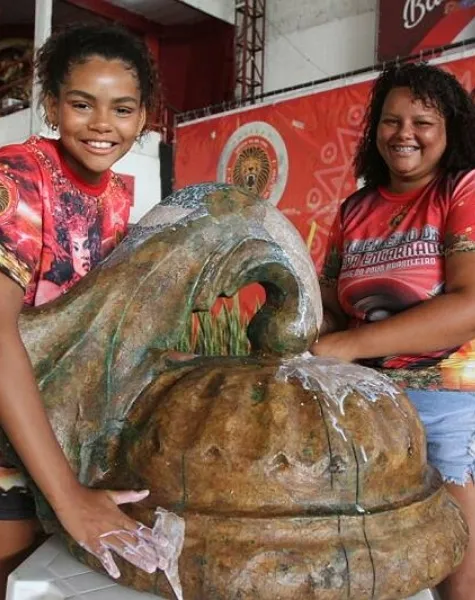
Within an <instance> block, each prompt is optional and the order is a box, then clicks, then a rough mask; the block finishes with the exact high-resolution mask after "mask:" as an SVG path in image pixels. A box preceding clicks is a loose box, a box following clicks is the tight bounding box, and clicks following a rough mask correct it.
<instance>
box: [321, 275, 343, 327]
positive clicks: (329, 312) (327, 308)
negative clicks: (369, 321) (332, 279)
mask: <svg viewBox="0 0 475 600" xmlns="http://www.w3.org/2000/svg"><path fill="white" fill-rule="evenodd" d="M320 292H321V295H322V304H323V321H322V325H321V327H320V335H321V336H323V335H327V334H328V333H333V332H334V331H342V330H344V329H346V327H347V323H348V317H347V315H346V314H345V313H344V312H343V310H342V308H341V306H340V302H339V301H338V291H337V287H336V283H335V285H325V284H322V285H321V287H320Z"/></svg>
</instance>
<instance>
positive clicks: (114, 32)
mask: <svg viewBox="0 0 475 600" xmlns="http://www.w3.org/2000/svg"><path fill="white" fill-rule="evenodd" d="M91 56H100V57H102V58H105V59H107V60H120V61H122V62H123V63H124V64H125V65H127V66H128V67H130V69H131V70H132V71H133V73H134V75H135V77H136V78H137V82H138V87H139V89H140V101H141V104H142V106H144V107H145V109H146V111H147V113H148V114H149V115H150V114H151V112H152V111H153V108H154V105H155V102H156V95H157V76H156V67H155V64H154V61H153V59H152V57H151V55H150V53H149V51H148V48H147V46H146V44H145V42H143V41H142V40H141V39H140V38H138V37H137V36H135V35H134V34H132V33H130V32H129V31H127V29H124V28H123V27H120V26H119V25H115V24H108V23H94V24H90V23H87V24H86V23H78V24H74V25H71V26H69V27H67V28H66V29H64V30H61V31H59V32H57V33H55V34H53V35H52V36H51V37H49V38H48V39H47V40H46V42H45V43H44V44H43V46H42V47H41V48H40V49H39V50H38V53H37V55H36V61H35V66H36V73H37V79H38V82H39V84H40V87H41V93H40V99H39V100H40V103H41V104H44V101H45V98H46V97H48V96H52V97H53V98H59V91H60V87H61V85H62V84H63V83H64V82H65V81H66V79H67V77H68V75H69V73H70V71H71V68H72V67H73V66H74V65H77V64H80V63H84V62H86V61H87V60H88V59H89V58H90V57H91Z"/></svg>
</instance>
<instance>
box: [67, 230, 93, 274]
mask: <svg viewBox="0 0 475 600" xmlns="http://www.w3.org/2000/svg"><path fill="white" fill-rule="evenodd" d="M71 255H72V259H73V270H74V271H75V273H77V274H78V275H80V276H81V277H84V276H85V275H87V274H88V273H89V271H90V270H91V244H90V241H89V238H88V236H87V235H85V236H83V235H80V234H75V233H73V234H71Z"/></svg>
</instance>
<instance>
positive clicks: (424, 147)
mask: <svg viewBox="0 0 475 600" xmlns="http://www.w3.org/2000/svg"><path fill="white" fill-rule="evenodd" d="M474 141H475V106H474V103H473V101H472V99H471V98H470V96H469V95H468V94H467V93H466V92H465V90H464V89H463V88H462V86H461V85H460V84H459V83H458V82H457V80H456V79H455V78H454V77H453V76H452V75H450V74H448V73H446V72H445V71H442V70H441V69H438V68H436V67H432V66H429V65H426V64H407V65H403V66H393V67H391V68H389V69H387V70H386V71H384V72H383V73H382V74H381V75H380V77H379V78H378V79H377V81H376V82H375V84H374V87H373V92H372V97H371V102H370V105H369V107H368V111H367V114H366V127H365V132H364V135H363V137H362V140H361V143H360V146H359V149H358V152H357V154H356V157H355V175H356V177H357V178H360V177H362V178H364V180H365V184H366V186H365V187H364V188H363V189H361V190H359V191H358V192H356V193H355V194H353V195H352V196H350V197H349V198H347V199H346V200H345V202H344V203H343V204H342V206H341V209H340V211H339V212H338V215H337V218H336V221H335V225H334V228H333V231H332V233H331V236H330V242H329V248H330V252H329V255H328V258H327V261H326V266H325V268H324V273H323V277H322V278H321V285H322V298H323V304H324V308H325V311H326V318H325V322H326V323H327V324H330V325H332V324H333V326H334V330H333V331H331V330H330V329H327V332H326V333H327V334H326V335H323V336H322V337H321V338H320V340H319V342H318V343H317V344H316V345H315V346H314V348H313V352H314V353H315V354H317V355H320V356H332V357H337V358H342V359H346V360H351V361H360V362H362V363H363V364H366V365H368V366H371V367H374V368H377V369H380V370H382V371H383V372H384V373H385V374H386V375H388V376H389V377H391V378H392V379H393V380H395V381H396V382H397V383H398V384H400V385H402V386H404V387H405V388H406V392H407V394H408V396H409V398H410V399H411V400H412V402H413V403H414V404H415V406H416V408H417V409H418V411H419V414H420V417H421V419H422V421H423V423H424V425H425V427H426V434H427V451H428V458H429V461H430V462H431V463H432V464H433V465H434V466H436V467H437V468H438V469H439V470H440V472H441V474H442V476H443V478H444V480H445V482H446V484H447V487H448V490H449V491H450V493H451V494H452V495H453V496H454V497H455V498H456V499H457V500H458V501H459V502H460V504H461V506H462V508H463V511H464V514H465V517H466V520H467V522H468V525H469V528H470V532H471V538H470V543H469V546H468V550H467V553H466V556H465V559H464V561H463V563H462V565H461V566H460V568H459V569H458V570H457V571H456V572H455V573H454V574H453V575H451V576H450V577H449V578H448V579H447V580H446V582H445V583H444V586H443V587H444V590H443V591H444V594H445V595H444V596H443V597H444V600H447V599H449V600H474V599H475V569H474V567H475V486H474V478H475V461H474V451H473V447H474V440H475V368H474V365H475V361H474V357H475V144H474ZM337 329H338V331H337Z"/></svg>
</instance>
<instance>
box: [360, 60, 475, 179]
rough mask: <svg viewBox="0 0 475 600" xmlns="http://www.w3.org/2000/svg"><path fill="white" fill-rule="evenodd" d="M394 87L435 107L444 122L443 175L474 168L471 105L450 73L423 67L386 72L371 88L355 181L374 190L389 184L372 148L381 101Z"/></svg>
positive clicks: (473, 109) (473, 108)
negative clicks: (406, 90) (445, 138)
mask: <svg viewBox="0 0 475 600" xmlns="http://www.w3.org/2000/svg"><path fill="white" fill-rule="evenodd" d="M395 87H405V88H409V89H410V90H411V93H412V95H413V96H414V98H415V99H417V100H422V101H423V102H425V103H427V104H428V105H431V106H435V107H436V108H437V110H438V111H439V112H440V113H441V114H442V115H443V116H444V118H445V127H446V131H447V148H446V150H445V152H444V154H443V155H442V158H441V162H440V166H441V168H442V169H444V170H445V171H446V172H452V173H453V172H456V171H461V170H464V169H473V168H475V104H474V102H473V100H472V98H471V97H470V94H469V93H468V92H466V91H465V90H464V88H463V87H462V85H461V84H460V83H459V82H458V81H457V79H456V78H455V77H454V76H453V75H451V74H450V73H448V72H446V71H444V70H442V69H439V68H438V67H434V66H431V65H428V64H427V63H417V64H415V63H406V64H403V65H392V66H390V67H388V68H386V69H385V70H384V71H383V72H382V73H381V74H380V75H379V77H378V79H377V80H376V81H375V83H374V85H373V89H372V92H371V98H370V102H369V105H368V108H367V110H366V115H365V119H364V131H363V137H362V138H361V140H360V142H359V145H358V149H357V151H356V155H355V158H354V161H353V166H354V171H355V176H356V178H357V179H358V178H363V180H364V182H365V185H367V186H369V187H377V186H379V185H387V184H388V183H389V169H388V167H387V165H386V163H385V162H384V160H383V158H382V156H381V154H380V153H379V150H378V148H377V146H376V134H377V129H378V124H379V120H380V118H381V112H382V109H383V104H384V101H385V100H386V96H387V95H388V93H389V92H390V91H391V90H392V89H393V88H395Z"/></svg>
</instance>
